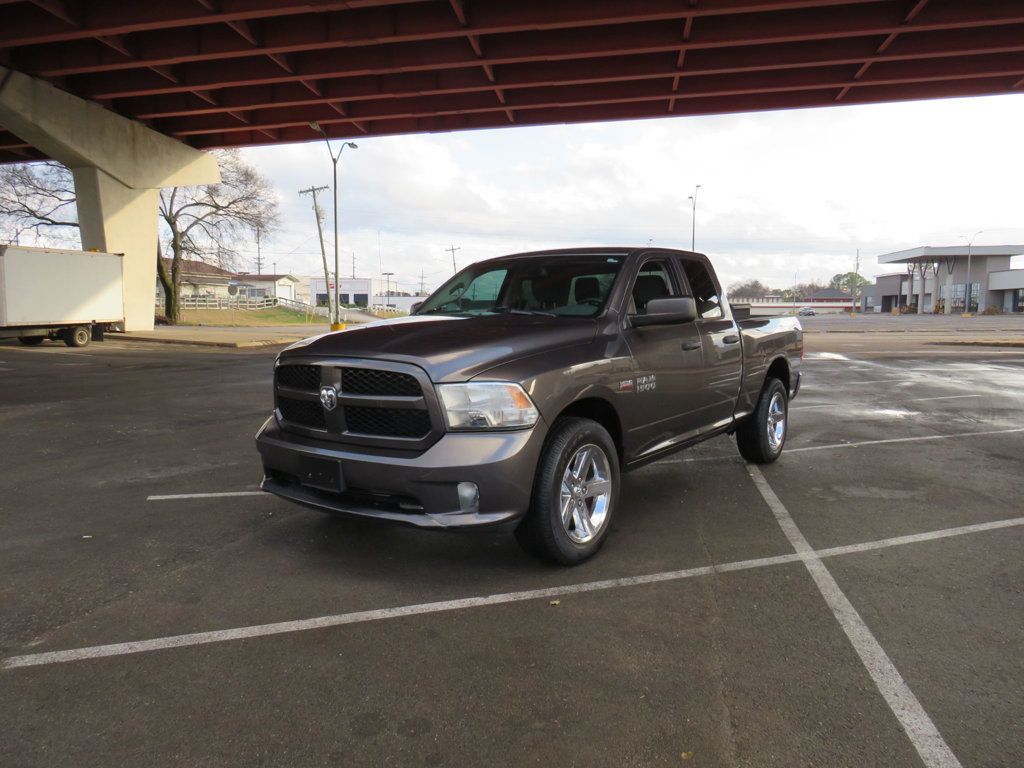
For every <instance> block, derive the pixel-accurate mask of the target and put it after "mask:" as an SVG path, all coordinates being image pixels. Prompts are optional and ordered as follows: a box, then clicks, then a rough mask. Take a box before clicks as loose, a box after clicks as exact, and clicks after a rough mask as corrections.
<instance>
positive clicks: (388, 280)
mask: <svg viewBox="0 0 1024 768" xmlns="http://www.w3.org/2000/svg"><path fill="white" fill-rule="evenodd" d="M381 274H382V275H383V276H384V280H385V283H384V285H385V286H386V287H385V288H384V310H385V311H387V308H388V307H390V306H391V301H390V299H391V276H392V275H393V274H395V273H394V272H382V273H381Z"/></svg>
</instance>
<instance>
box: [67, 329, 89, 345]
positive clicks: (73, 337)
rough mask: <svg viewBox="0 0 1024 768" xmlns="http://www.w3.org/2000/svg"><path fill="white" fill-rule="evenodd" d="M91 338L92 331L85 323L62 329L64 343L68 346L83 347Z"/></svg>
mask: <svg viewBox="0 0 1024 768" xmlns="http://www.w3.org/2000/svg"><path fill="white" fill-rule="evenodd" d="M91 338H92V331H90V330H89V326H87V325H76V326H75V327H74V328H68V329H67V330H66V331H64V343H65V344H67V345H68V346H69V347H85V346H88V344H89V339H91Z"/></svg>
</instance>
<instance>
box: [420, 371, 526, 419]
mask: <svg viewBox="0 0 1024 768" xmlns="http://www.w3.org/2000/svg"><path fill="white" fill-rule="evenodd" d="M437 394H438V396H439V397H440V398H441V405H442V406H443V407H444V418H445V422H447V424H448V429H451V430H459V431H461V430H484V429H517V428H521V427H532V426H533V425H534V424H536V423H537V417H538V413H537V407H536V406H535V405H534V404H533V401H532V400H530V396H529V395H527V394H526V392H525V391H523V388H522V387H520V386H519V385H518V384H508V383H506V382H503V381H477V382H474V381H471V382H467V383H465V384H438V386H437Z"/></svg>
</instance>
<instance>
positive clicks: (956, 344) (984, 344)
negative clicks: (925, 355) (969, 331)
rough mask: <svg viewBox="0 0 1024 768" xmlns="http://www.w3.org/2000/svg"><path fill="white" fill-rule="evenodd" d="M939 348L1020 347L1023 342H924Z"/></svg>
mask: <svg viewBox="0 0 1024 768" xmlns="http://www.w3.org/2000/svg"><path fill="white" fill-rule="evenodd" d="M925 344H931V345H934V346H939V347H1022V348H1024V341H926V342H925Z"/></svg>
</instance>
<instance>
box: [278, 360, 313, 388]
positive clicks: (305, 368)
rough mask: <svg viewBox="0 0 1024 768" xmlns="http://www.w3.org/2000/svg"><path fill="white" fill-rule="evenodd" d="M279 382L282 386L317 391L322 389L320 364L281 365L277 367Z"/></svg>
mask: <svg viewBox="0 0 1024 768" xmlns="http://www.w3.org/2000/svg"><path fill="white" fill-rule="evenodd" d="M277 383H278V385H279V386H282V387H291V388H292V389H304V390H306V391H308V392H316V391H318V390H319V389H320V366H318V365H281V366H278V369H277Z"/></svg>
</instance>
